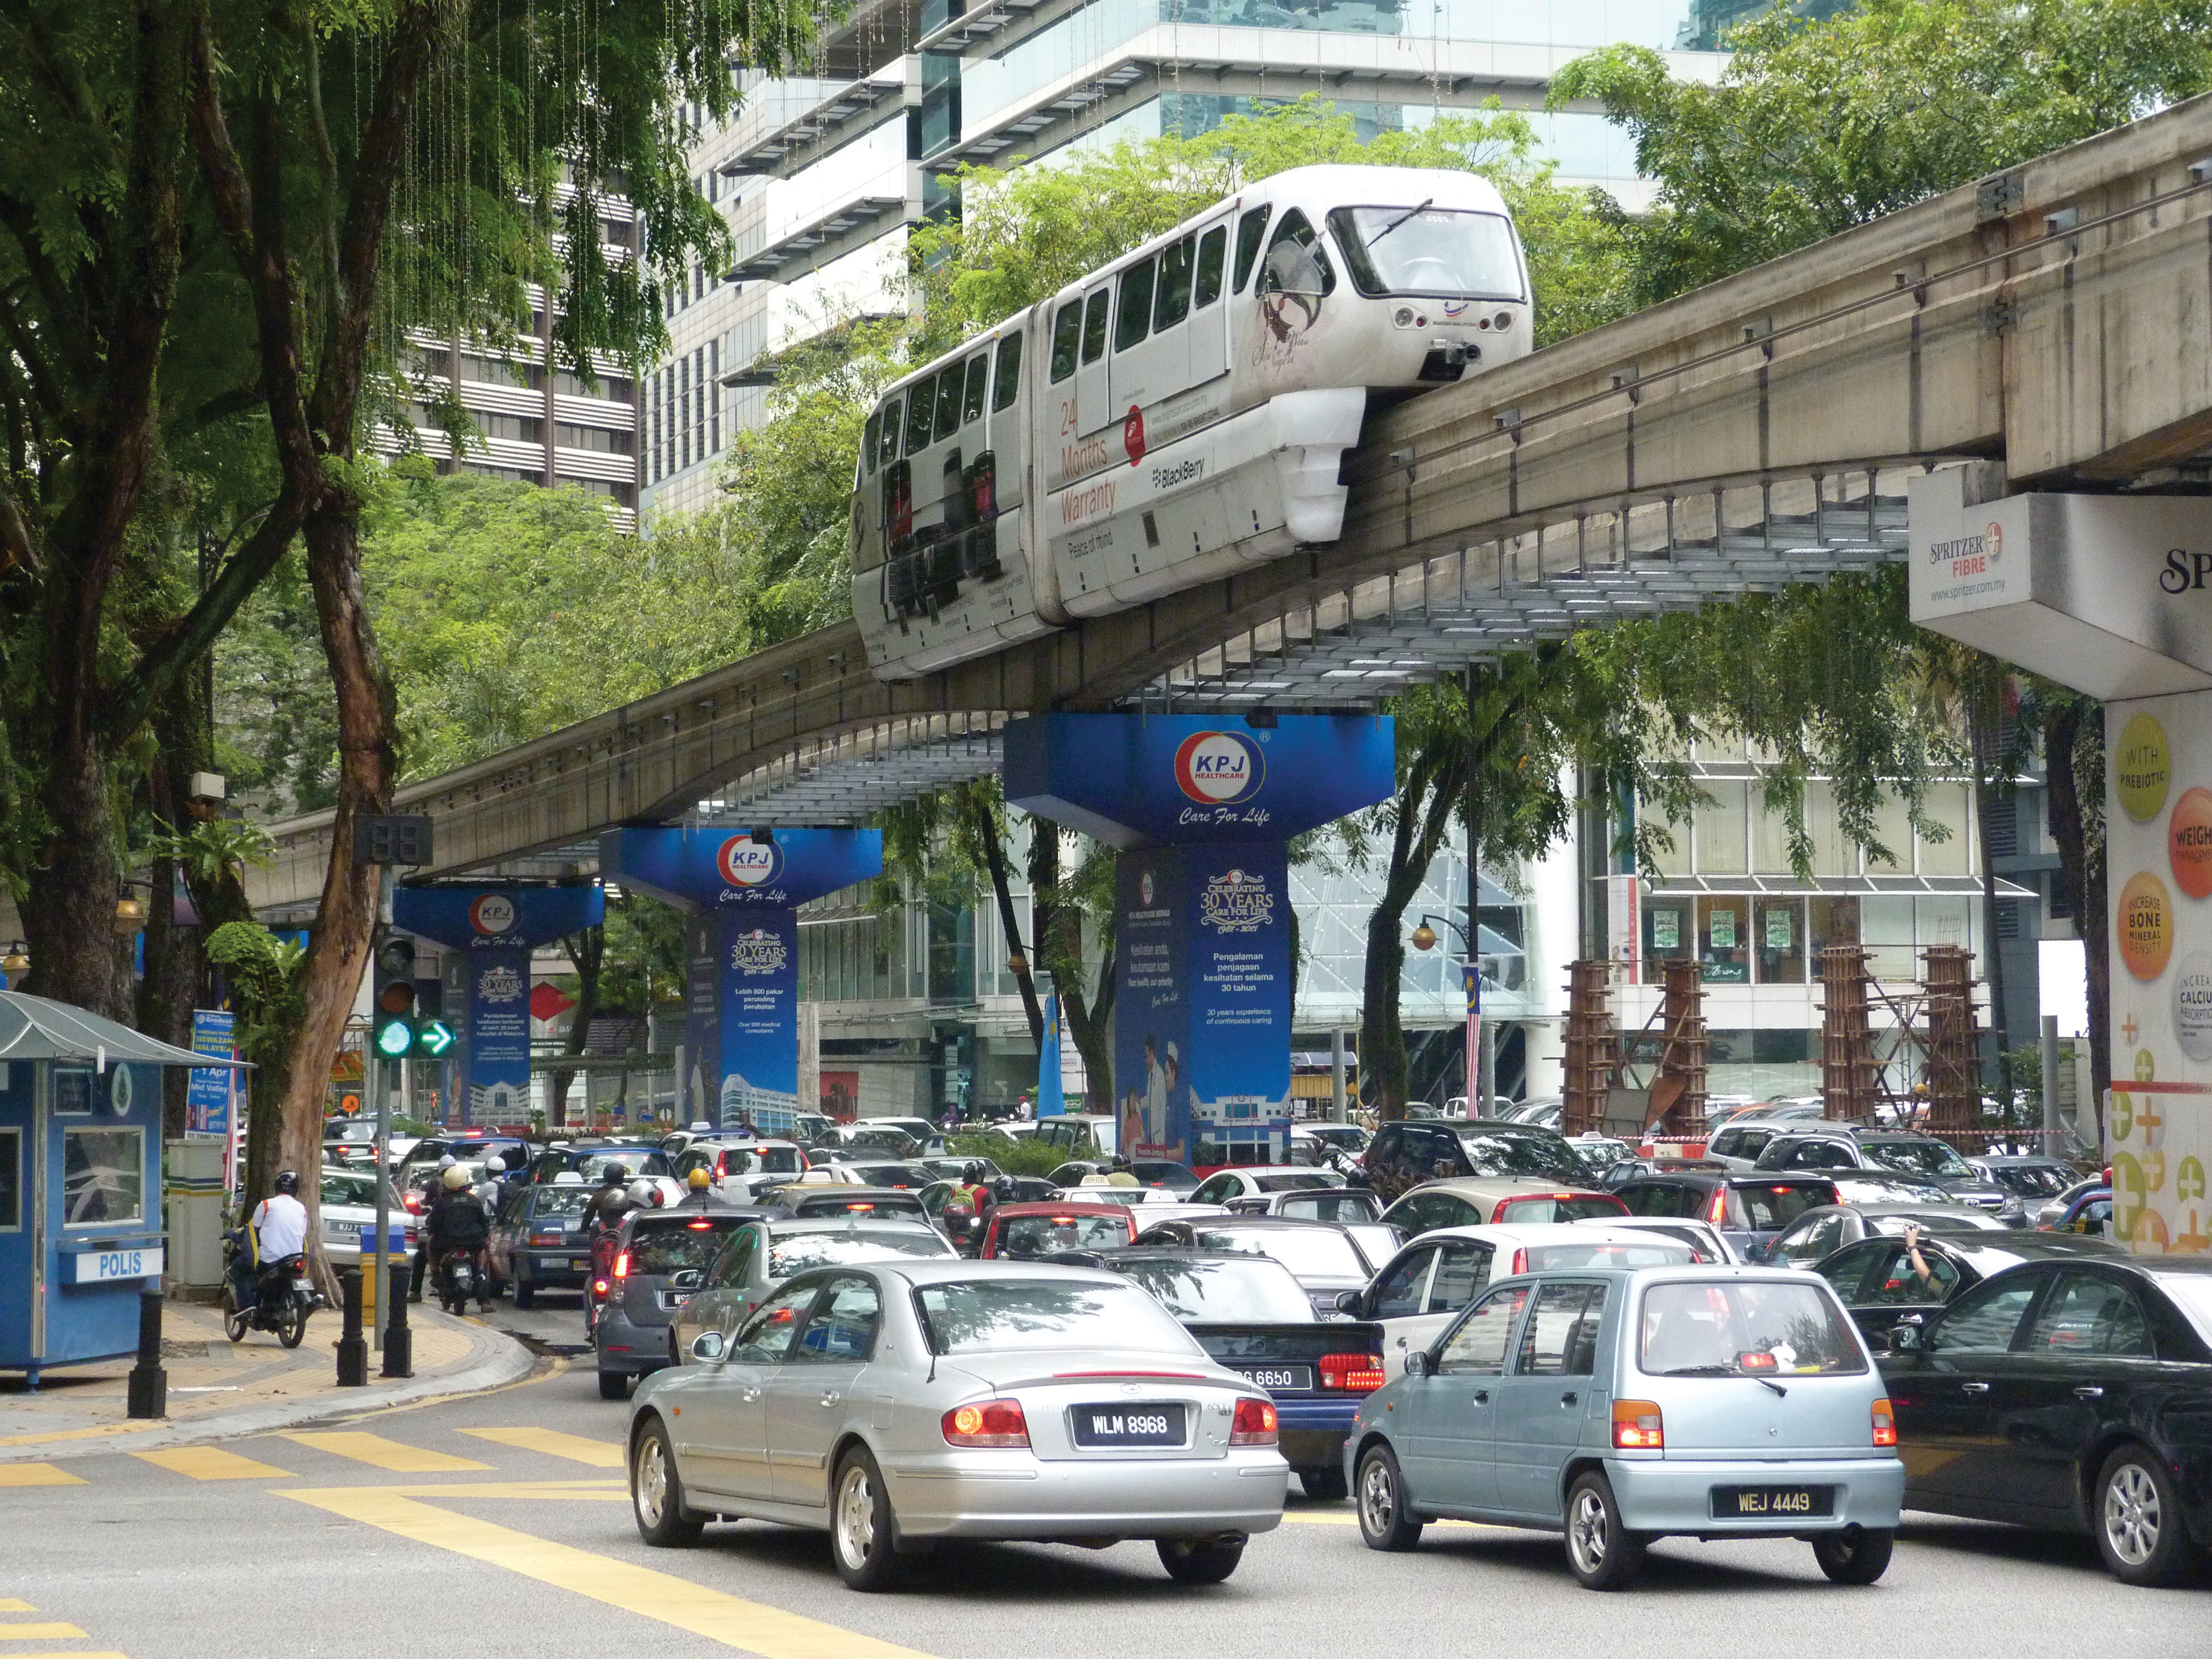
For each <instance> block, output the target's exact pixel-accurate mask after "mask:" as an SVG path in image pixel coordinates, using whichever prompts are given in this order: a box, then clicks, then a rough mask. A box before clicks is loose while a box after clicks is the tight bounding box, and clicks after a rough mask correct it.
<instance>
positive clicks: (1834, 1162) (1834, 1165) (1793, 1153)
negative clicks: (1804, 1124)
mask: <svg viewBox="0 0 2212 1659" xmlns="http://www.w3.org/2000/svg"><path fill="white" fill-rule="evenodd" d="M1857 1163H1858V1160H1857V1158H1853V1157H1852V1156H1851V1149H1850V1147H1848V1146H1844V1145H1842V1144H1841V1143H1840V1142H1838V1141H1833V1140H1808V1141H1807V1142H1806V1143H1805V1144H1804V1145H1803V1146H1792V1147H1791V1148H1790V1150H1789V1151H1788V1152H1784V1154H1783V1156H1782V1167H1783V1168H1784V1169H1785V1170H1848V1169H1851V1168H1853V1167H1854V1166H1855V1165H1857Z"/></svg>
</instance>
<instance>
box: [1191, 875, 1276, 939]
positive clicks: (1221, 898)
mask: <svg viewBox="0 0 2212 1659" xmlns="http://www.w3.org/2000/svg"><path fill="white" fill-rule="evenodd" d="M1198 919H1199V921H1201V922H1203V923H1205V925H1206V926H1207V927H1211V928H1212V929H1213V931H1214V932H1216V933H1258V932H1259V931H1260V930H1261V928H1262V927H1273V925H1274V921H1275V895H1274V893H1273V890H1270V889H1269V887H1268V885H1267V878H1266V877H1264V876H1261V875H1259V874H1256V873H1255V872H1252V871H1249V870H1231V871H1230V872H1228V874H1226V875H1221V876H1208V877H1207V878H1206V886H1205V888H1204V890H1201V891H1200V894H1199V896H1198Z"/></svg>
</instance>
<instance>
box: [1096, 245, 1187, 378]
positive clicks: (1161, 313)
mask: <svg viewBox="0 0 2212 1659" xmlns="http://www.w3.org/2000/svg"><path fill="white" fill-rule="evenodd" d="M1174 290H1179V291H1174ZM1171 291H1172V292H1171ZM1175 300H1179V301H1180V304H1173V303H1171V301H1175ZM1189 309H1190V258H1189V254H1188V249H1187V248H1186V247H1185V246H1184V244H1183V243H1182V242H1180V241H1176V242H1170V243H1169V244H1168V246H1166V247H1164V248H1163V249H1161V250H1160V252H1158V253H1151V254H1147V255H1146V256H1145V258H1141V259H1139V260H1138V261H1136V262H1135V263H1134V264H1130V265H1127V266H1124V267H1123V268H1122V270H1121V272H1120V274H1119V276H1117V278H1116V279H1115V284H1114V354H1113V363H1114V369H1113V374H1111V375H1110V376H1109V384H1110V385H1111V386H1112V388H1113V405H1112V406H1113V410H1114V412H1115V414H1116V415H1121V416H1126V415H1127V414H1128V413H1129V412H1130V411H1131V410H1140V409H1142V408H1144V406H1145V405H1146V404H1156V403H1158V402H1159V400H1160V399H1161V398H1171V397H1173V396H1174V395H1175V394H1176V392H1180V391H1182V386H1183V382H1184V380H1185V379H1186V378H1187V377H1188V374H1189V372H1190V354H1189V352H1188V349H1186V348H1185V345H1184V331H1183V328H1182V323H1183V320H1184V318H1185V316H1186V315H1187V314H1188V312H1189ZM1170 318H1172V319H1173V320H1172V321H1170ZM1178 358H1180V359H1181V360H1182V361H1181V362H1180V363H1178V362H1177V361H1176V360H1177V359H1178Z"/></svg>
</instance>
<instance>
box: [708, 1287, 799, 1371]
mask: <svg viewBox="0 0 2212 1659" xmlns="http://www.w3.org/2000/svg"><path fill="white" fill-rule="evenodd" d="M820 1288H821V1286H820V1285H793V1286H790V1287H787V1288H786V1289H784V1290H781V1291H777V1292H776V1293H775V1295H774V1296H772V1297H769V1299H768V1300H767V1301H765V1302H763V1303H762V1304H760V1306H759V1307H758V1308H757V1309H756V1310H754V1313H753V1316H752V1317H751V1318H750V1319H748V1320H747V1321H746V1322H744V1327H743V1328H741V1329H740V1330H739V1331H738V1340H737V1341H736V1343H735V1344H734V1345H733V1352H732V1353H731V1355H730V1358H732V1359H733V1360H735V1361H736V1362H737V1363H738V1364H741V1365H772V1364H775V1362H776V1361H777V1360H779V1359H781V1358H783V1357H784V1355H785V1354H787V1353H788V1352H790V1351H791V1339H792V1338H793V1337H794V1336H796V1335H797V1334H799V1316H800V1315H802V1314H804V1313H805V1311H806V1308H807V1304H809V1303H811V1302H812V1301H813V1300H814V1296H815V1292H816V1291H818V1290H819V1289H820Z"/></svg>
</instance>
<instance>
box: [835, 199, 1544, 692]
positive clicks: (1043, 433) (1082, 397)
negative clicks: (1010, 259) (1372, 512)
mask: <svg viewBox="0 0 2212 1659" xmlns="http://www.w3.org/2000/svg"><path fill="white" fill-rule="evenodd" d="M1530 333H1531V318H1530V314H1529V296H1528V266H1527V262H1526V260H1525V259H1524V258H1523V257H1522V251H1521V241H1520V238H1519V236H1518V235H1516V234H1515V231H1514V228H1513V222H1512V220H1511V219H1510V217H1509V216H1507V214H1506V210H1505V204H1504V201H1503V200H1502V199H1501V198H1500V197H1499V196H1498V191H1496V190H1495V189H1494V188H1493V187H1492V185H1490V184H1489V183H1488V182H1487V181H1486V180H1485V179H1479V178H1477V177H1475V176H1474V174H1472V173H1458V172H1449V171H1433V172H1431V171H1426V170H1416V169H1413V168H1406V167H1299V168H1297V169H1294V170H1293V171H1291V172H1288V173H1277V174H1276V175H1275V176H1274V177H1273V178H1271V179H1266V180H1263V181H1262V182H1261V183H1260V184H1258V185H1254V186H1253V187H1252V188H1251V189H1249V190H1246V191H1243V192H1241V193H1239V194H1238V195H1237V196H1233V197H1230V198H1229V199H1228V200H1227V201H1225V202H1218V203H1216V204H1214V205H1213V206H1212V207H1210V208H1208V209H1206V211H1204V212H1203V213H1200V214H1197V215H1195V216H1193V217H1191V218H1189V219H1188V220H1186V221H1184V222H1183V223H1182V224H1181V225H1179V226H1177V227H1176V228H1175V229H1174V230H1171V231H1170V232H1168V233H1167V234H1165V235H1164V236H1157V237H1155V238H1153V239H1152V240H1151V241H1149V242H1147V243H1146V244H1145V245H1144V246H1142V247H1139V248H1137V249H1136V250H1134V251H1133V252H1129V253H1127V254H1124V255H1123V256H1122V257H1121V258H1119V259H1116V260H1115V262H1114V263H1113V264H1110V265H1108V266H1106V267H1105V268H1104V269H1103V270H1097V271H1094V272H1092V273H1091V275H1090V276H1086V277H1085V278H1084V279H1083V280H1082V281H1080V282H1079V283H1071V284H1069V285H1068V286H1067V287H1066V288H1065V289H1061V290H1060V293H1058V294H1056V295H1054V296H1053V297H1052V298H1051V299H1050V300H1048V301H1046V302H1045V303H1043V304H1042V305H1037V306H1032V307H1030V309H1028V310H1027V311H1024V312H1021V313H1017V314H1016V315H1014V316H1012V317H1009V318H1007V319H1006V320H1005V321H1004V322H1002V323H1000V325H998V326H997V327H995V328H994V329H991V330H989V331H987V332H986V333H984V334H981V335H979V336H977V337H975V339H972V340H970V341H969V342H968V343H966V344H965V345H963V346H962V347H961V348H960V349H958V350H957V351H952V352H948V353H946V354H945V356H942V357H940V358H939V359H938V360H937V361H936V362H933V363H931V364H930V365H929V366H928V367H927V368H923V369H921V370H920V371H919V372H917V373H915V374H909V375H908V376H907V377H906V378H905V379H904V380H901V381H899V382H898V383H897V384H896V386H892V387H891V388H890V391H888V392H885V393H884V397H883V399H882V401H881V402H880V403H879V404H878V406H877V409H876V411H875V413H874V414H872V415H871V416H869V417H868V422H867V427H866V432H865V434H864V435H863V438H862V441H861V455H860V467H859V471H858V476H857V477H856V479H855V483H854V495H853V527H852V555H853V613H854V617H857V618H858V620H859V622H860V632H861V635H862V636H863V637H864V638H865V639H866V641H867V647H868V660H869V662H870V663H871V665H872V666H873V667H874V670H875V671H876V672H877V673H878V675H880V676H882V677H883V678H886V679H901V678H908V677H911V676H913V675H916V674H923V673H927V672H929V671H932V670H934V669H939V668H942V667H945V665H948V664H951V663H955V662H958V661H960V660H961V659H963V658H968V657H974V656H979V655H981V654H983V653H987V652H990V651H994V650H996V649H998V648H999V647H1000V646H1002V645H1005V644H1007V643H1009V642H1012V641H1017V640H1023V639H1027V638H1030V637H1032V636H1035V635H1040V634H1045V633H1049V632H1050V631H1051V630H1052V629H1054V628H1057V627H1060V626H1064V625H1065V624H1066V623H1069V622H1070V621H1072V620H1073V619H1074V618H1076V617H1087V616H1096V615H1097V614H1099V613H1101V612H1103V611H1116V610H1120V609H1122V608H1124V607H1126V606H1128V605H1135V604H1139V603H1140V602H1142V601H1143V600H1146V599H1152V598H1154V597H1156V596H1158V595H1159V594H1162V593H1167V592H1173V591H1174V590H1176V589H1177V588H1182V587H1188V586H1192V585H1193V584H1194V583H1198V582H1202V581H1207V580H1212V579H1214V578H1216V577H1219V576H1224V575H1226V574H1230V573H1231V572H1233V571H1235V570H1237V569H1239V568H1243V567H1245V566H1248V565H1252V564H1258V563H1262V562H1266V561H1267V560H1269V559H1273V558H1279V557H1280V556H1282V555H1284V554H1285V553H1287V552H1289V551H1291V549H1293V548H1294V547H1297V546H1299V545H1301V544H1311V543H1322V542H1332V541H1334V540H1335V539H1336V538H1337V537H1338V535H1339V534H1340V532H1341V531H1342V528H1343V524H1344V502H1345V486H1344V484H1343V483H1341V482H1340V469H1341V467H1342V465H1343V459H1344V454H1345V452H1346V450H1348V449H1350V448H1352V447H1353V446H1355V445H1356V444H1358V441H1359V428H1360V422H1361V420H1362V418H1363V417H1364V415H1365V413H1366V411H1367V409H1368V407H1369V404H1370V402H1379V401H1386V400H1388V399H1389V398H1392V397H1394V396H1395V397H1403V396H1405V395H1407V394H1408V393H1411V392H1418V391H1419V390H1421V389H1422V388H1424V387H1425V386H1432V385H1436V384H1439V383H1442V382H1445V381H1451V380H1458V379H1460V378H1461V377H1462V375H1463V374H1466V373H1468V371H1469V370H1471V369H1481V368H1491V367H1493V366H1495V365H1496V364H1498V363H1501V362H1510V360H1512V359H1513V358H1516V357H1519V356H1523V355H1525V354H1526V353H1527V352H1528V349H1529V344H1530Z"/></svg>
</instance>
